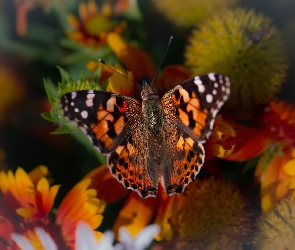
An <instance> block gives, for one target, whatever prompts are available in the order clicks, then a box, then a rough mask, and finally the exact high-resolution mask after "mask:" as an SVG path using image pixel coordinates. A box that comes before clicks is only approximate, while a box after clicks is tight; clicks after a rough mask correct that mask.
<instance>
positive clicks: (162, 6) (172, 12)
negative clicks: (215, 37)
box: [152, 0, 237, 28]
mask: <svg viewBox="0 0 295 250" xmlns="http://www.w3.org/2000/svg"><path fill="white" fill-rule="evenodd" d="M152 2H153V4H154V6H155V7H156V8H157V10H158V11H159V12H161V14H163V15H164V16H165V17H166V18H167V19H168V20H169V21H170V22H172V23H174V24H175V25H177V26H178V27H181V28H190V27H192V26H197V25H199V24H200V23H201V22H203V21H204V20H205V19H207V18H209V17H211V16H212V15H215V14H216V13H218V12H220V11H222V10H224V9H226V8H229V7H233V6H235V5H236V3H237V1H236V0H218V1H214V0H213V1H212V0H211V1H206V0H198V1H195V0H186V1H185V2H182V1H179V0H162V1H157V0H153V1H152Z"/></svg>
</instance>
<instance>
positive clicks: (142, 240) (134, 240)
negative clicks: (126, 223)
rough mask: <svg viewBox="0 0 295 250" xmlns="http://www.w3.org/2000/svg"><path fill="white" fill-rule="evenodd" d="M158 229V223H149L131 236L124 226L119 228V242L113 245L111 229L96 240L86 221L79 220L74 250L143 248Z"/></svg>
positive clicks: (149, 242) (129, 249)
mask: <svg viewBox="0 0 295 250" xmlns="http://www.w3.org/2000/svg"><path fill="white" fill-rule="evenodd" d="M159 231H160V228H159V226H158V225H149V226H147V227H145V228H144V229H142V230H141V231H140V232H139V233H138V235H137V236H136V237H132V236H131V235H130V233H129V232H128V230H127V229H126V228H120V230H119V239H120V243H117V244H115V245H114V244H113V242H114V233H113V232H112V231H107V232H105V233H104V236H103V237H102V238H101V240H100V241H97V239H96V237H95V235H94V233H93V230H92V228H91V227H89V225H88V224H87V223H85V222H80V223H79V224H78V226H77V229H76V239H77V241H76V250H111V249H114V250H124V249H126V250H144V249H147V247H148V246H149V245H150V244H151V242H152V241H153V238H154V236H155V235H156V234H157V233H159Z"/></svg>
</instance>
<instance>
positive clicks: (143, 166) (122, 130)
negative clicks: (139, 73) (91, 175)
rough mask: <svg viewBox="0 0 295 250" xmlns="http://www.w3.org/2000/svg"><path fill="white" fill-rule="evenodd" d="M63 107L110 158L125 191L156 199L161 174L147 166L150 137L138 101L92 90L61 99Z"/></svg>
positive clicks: (113, 169) (71, 119) (109, 164)
mask: <svg viewBox="0 0 295 250" xmlns="http://www.w3.org/2000/svg"><path fill="white" fill-rule="evenodd" d="M61 106H62V110H63V112H64V116H65V117H66V118H67V119H68V120H70V121H71V122H73V123H75V124H76V125H78V126H79V127H80V128H81V130H82V131H83V132H84V133H85V134H86V135H87V136H88V138H89V139H90V141H91V142H92V144H93V145H94V146H95V147H96V148H97V149H98V150H99V152H101V153H103V154H108V166H109V168H110V171H111V173H112V174H113V175H114V176H115V177H116V178H117V179H118V180H119V182H121V183H122V184H123V185H124V187H126V188H128V189H132V190H135V191H136V192H138V193H139V195H140V196H142V197H147V196H155V195H156V190H157V185H158V174H157V173H156V172H155V171H156V170H154V169H151V168H148V166H147V165H148V162H147V156H146V148H147V147H148V145H147V143H148V142H147V140H146V138H147V135H146V133H145V131H144V129H143V128H142V126H141V124H142V120H141V119H142V116H141V104H140V103H139V102H138V101H137V100H135V99H133V98H130V97H127V96H122V95H116V94H112V93H109V92H103V91H93V90H89V91H78V92H71V93H68V94H66V95H64V96H62V98H61Z"/></svg>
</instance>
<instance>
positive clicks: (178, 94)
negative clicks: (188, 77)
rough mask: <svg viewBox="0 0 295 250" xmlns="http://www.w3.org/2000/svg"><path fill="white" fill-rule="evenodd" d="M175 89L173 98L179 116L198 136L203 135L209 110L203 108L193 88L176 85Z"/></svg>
mask: <svg viewBox="0 0 295 250" xmlns="http://www.w3.org/2000/svg"><path fill="white" fill-rule="evenodd" d="M173 91H174V92H173V93H172V95H171V100H172V103H173V104H174V105H175V106H176V107H177V108H176V115H177V117H178V118H179V119H180V121H181V122H182V123H183V124H184V125H185V126H187V127H189V128H190V129H191V130H192V131H193V132H194V133H195V134H196V135H197V136H198V137H202V135H203V129H204V127H205V126H206V120H207V117H208V110H206V109H204V110H202V109H201V105H200V99H199V98H198V97H197V95H196V93H195V92H193V91H191V90H190V91H187V90H185V89H184V88H182V87H181V86H178V87H176V88H175V89H174V90H173Z"/></svg>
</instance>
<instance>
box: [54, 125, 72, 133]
mask: <svg viewBox="0 0 295 250" xmlns="http://www.w3.org/2000/svg"><path fill="white" fill-rule="evenodd" d="M70 133H71V131H70V129H69V127H67V126H62V127H59V128H57V129H56V130H54V131H53V132H51V133H50V134H53V135H60V134H70Z"/></svg>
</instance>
